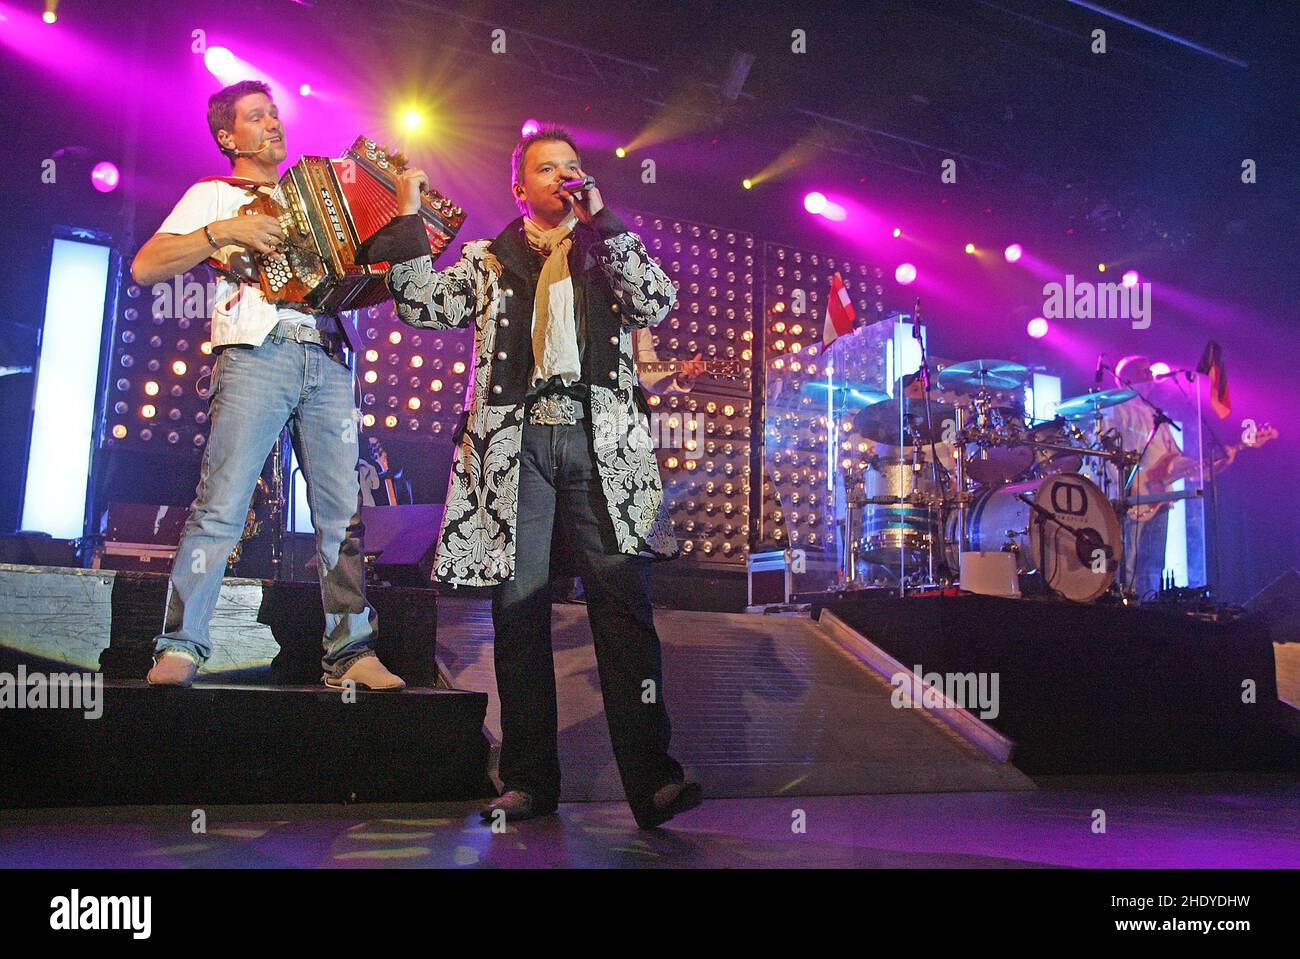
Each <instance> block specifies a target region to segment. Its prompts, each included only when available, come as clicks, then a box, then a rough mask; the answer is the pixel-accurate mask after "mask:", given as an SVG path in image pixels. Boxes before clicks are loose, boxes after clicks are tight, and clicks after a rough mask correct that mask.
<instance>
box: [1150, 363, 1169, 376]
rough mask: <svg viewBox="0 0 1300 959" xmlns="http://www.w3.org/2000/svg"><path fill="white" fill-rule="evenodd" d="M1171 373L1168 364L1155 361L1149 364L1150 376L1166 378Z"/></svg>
mask: <svg viewBox="0 0 1300 959" xmlns="http://www.w3.org/2000/svg"><path fill="white" fill-rule="evenodd" d="M1170 372H1172V370H1171V368H1170V366H1169V364H1168V363H1164V362H1161V361H1156V362H1155V363H1152V364H1151V375H1152V376H1155V377H1161V376H1168V375H1169V374H1170Z"/></svg>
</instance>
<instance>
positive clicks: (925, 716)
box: [438, 596, 1034, 801]
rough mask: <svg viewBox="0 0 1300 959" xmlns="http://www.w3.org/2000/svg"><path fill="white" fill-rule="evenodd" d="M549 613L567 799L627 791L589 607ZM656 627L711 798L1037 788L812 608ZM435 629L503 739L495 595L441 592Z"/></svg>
mask: <svg viewBox="0 0 1300 959" xmlns="http://www.w3.org/2000/svg"><path fill="white" fill-rule="evenodd" d="M553 614H554V618H553V622H554V626H553V631H552V636H553V646H554V650H555V669H556V679H557V683H558V695H559V713H560V734H559V741H560V762H561V768H562V775H563V787H562V795H563V798H564V799H565V800H566V801H582V800H619V799H622V798H623V791H622V786H621V784H620V783H619V779H618V773H617V769H616V767H615V765H614V758H613V754H612V752H611V749H610V745H609V734H608V729H607V726H606V724H605V717H604V711H603V707H602V704H601V697H600V683H599V680H598V678H597V675H596V661H595V654H594V650H593V648H592V640H591V629H590V625H589V623H588V620H587V611H586V607H585V606H581V605H568V604H557V605H555V606H554V607H553ZM655 623H656V626H657V627H658V630H659V636H660V639H661V641H662V644H663V657H664V685H665V696H666V700H667V703H668V708H669V712H670V715H671V716H672V720H673V747H672V748H673V753H674V755H675V756H676V757H677V759H678V760H679V761H680V762H681V763H682V765H683V766H685V767H686V769H687V773H688V775H691V776H692V777H694V778H695V779H697V780H698V781H699V782H700V783H701V784H702V785H703V787H704V792H705V795H706V796H710V797H742V796H782V795H790V796H798V795H835V794H861V793H903V792H950V791H968V790H970V791H986V790H1015V789H1032V788H1034V787H1033V783H1032V781H1030V780H1029V779H1028V778H1027V777H1026V776H1025V775H1024V774H1023V773H1021V772H1020V771H1019V770H1017V769H1016V768H1015V767H1014V766H1012V765H1010V764H1009V763H1007V762H1003V761H1000V760H999V759H997V758H994V757H993V756H992V755H990V753H989V752H987V751H986V748H985V747H987V746H988V744H989V737H986V738H985V740H984V741H983V743H982V744H981V745H976V744H975V743H974V742H972V741H971V740H970V739H968V738H966V736H967V733H969V732H970V730H965V731H962V730H958V729H954V728H953V727H951V726H949V725H946V724H945V723H943V722H940V721H939V720H937V719H936V718H935V717H934V716H933V715H931V714H930V713H928V712H926V711H924V710H914V709H896V708H894V707H893V706H892V705H891V702H890V699H891V694H892V693H893V687H892V686H891V685H890V684H889V682H888V681H887V680H885V679H883V678H882V677H880V676H879V675H878V674H877V673H875V672H874V671H873V670H872V669H870V668H869V667H868V666H867V665H865V664H864V663H863V662H861V661H860V660H859V659H858V658H856V657H855V656H854V655H853V654H852V653H851V652H849V651H848V650H846V649H845V648H843V647H842V646H841V645H840V643H839V642H838V641H837V640H836V639H835V638H834V637H832V636H831V635H830V634H829V633H828V632H827V630H826V629H824V628H823V627H822V626H820V625H819V624H818V623H815V622H813V621H812V620H811V619H809V618H808V617H807V616H800V617H788V616H762V615H746V614H740V613H719V612H687V611H678V610H656V611H655ZM438 625H439V634H438V654H439V666H440V668H441V670H442V671H443V672H444V673H445V674H446V675H447V676H448V677H449V678H450V680H451V682H452V684H453V685H455V686H456V687H457V688H461V689H473V690H479V691H482V692H485V693H487V694H488V696H489V701H488V708H487V729H488V734H489V736H490V737H491V738H492V740H493V742H499V741H500V735H501V723H500V709H499V704H498V702H497V698H496V682H495V673H494V670H493V665H492V617H491V610H490V607H489V604H488V603H486V602H483V601H481V600H471V599H461V598H449V597H447V596H443V597H441V598H440V600H439V624H438ZM989 732H991V731H989ZM992 738H994V739H1001V737H997V736H996V735H995V736H993V737H992Z"/></svg>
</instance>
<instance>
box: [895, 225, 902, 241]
mask: <svg viewBox="0 0 1300 959" xmlns="http://www.w3.org/2000/svg"><path fill="white" fill-rule="evenodd" d="M902 235H903V228H902V227H897V226H896V227H894V239H895V240H897V239H898V238H899V237H900V236H902Z"/></svg>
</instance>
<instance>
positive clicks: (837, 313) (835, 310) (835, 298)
mask: <svg viewBox="0 0 1300 959" xmlns="http://www.w3.org/2000/svg"><path fill="white" fill-rule="evenodd" d="M856 318H857V314H856V313H854V312H853V300H852V299H851V298H850V297H849V291H848V288H847V287H845V285H844V280H842V279H841V278H840V275H839V273H836V274H835V276H834V277H832V278H831V295H830V299H829V300H828V301H827V303H826V325H825V326H823V327H822V346H823V348H824V347H827V346H830V345H831V344H832V343H834V342H835V340H836V339H838V338H839V337H841V336H843V335H844V334H845V333H851V332H852V331H853V321H854V320H855V319H856Z"/></svg>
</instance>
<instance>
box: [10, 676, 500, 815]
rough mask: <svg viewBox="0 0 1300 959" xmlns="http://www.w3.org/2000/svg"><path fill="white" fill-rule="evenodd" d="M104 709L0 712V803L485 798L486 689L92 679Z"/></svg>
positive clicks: (487, 790) (487, 784)
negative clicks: (346, 690) (351, 689)
mask: <svg viewBox="0 0 1300 959" xmlns="http://www.w3.org/2000/svg"><path fill="white" fill-rule="evenodd" d="M102 705H103V713H102V715H101V716H100V717H99V718H97V719H89V718H86V716H85V715H84V713H83V712H81V711H76V710H72V709H4V710H0V757H2V758H0V768H3V769H4V770H5V775H4V776H3V777H0V805H2V806H6V807H13V806H19V807H39V806H98V805H119V804H151V803H168V804H171V803H184V804H189V803H194V804H202V803H214V804H224V803H235V804H239V803H297V802H303V803H336V802H433V801H439V800H463V799H474V798H478V797H482V796H487V795H491V794H492V792H493V791H492V788H491V784H490V782H489V781H488V779H487V762H488V748H489V747H488V742H487V739H486V738H485V737H484V735H483V718H484V713H485V710H486V708H487V696H486V695H484V694H482V693H471V692H461V691H451V690H438V691H432V690H426V691H420V692H413V691H407V692H400V693H364V692H362V693H358V694H356V698H355V702H352V703H345V702H344V701H343V696H342V694H341V693H339V692H335V691H327V690H325V689H324V688H323V687H318V688H304V689H258V688H252V687H228V686H215V687H193V688H191V689H156V688H150V687H148V686H145V685H144V684H140V683H133V684H105V687H104V691H103V703H102Z"/></svg>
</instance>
